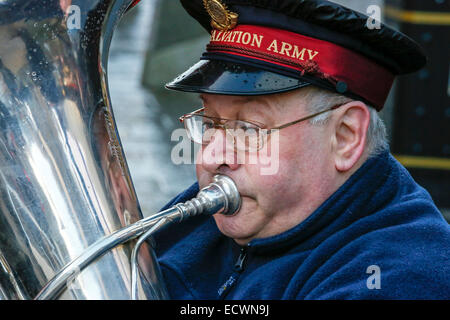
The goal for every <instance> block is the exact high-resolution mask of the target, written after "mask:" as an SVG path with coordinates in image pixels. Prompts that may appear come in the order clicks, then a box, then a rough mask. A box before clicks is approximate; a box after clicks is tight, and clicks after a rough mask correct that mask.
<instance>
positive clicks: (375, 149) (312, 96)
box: [302, 86, 389, 157]
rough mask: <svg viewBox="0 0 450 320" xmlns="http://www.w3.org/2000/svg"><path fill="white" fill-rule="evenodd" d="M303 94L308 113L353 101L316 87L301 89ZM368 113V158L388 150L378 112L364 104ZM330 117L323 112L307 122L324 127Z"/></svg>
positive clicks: (329, 114)
mask: <svg viewBox="0 0 450 320" xmlns="http://www.w3.org/2000/svg"><path fill="white" fill-rule="evenodd" d="M302 91H303V93H304V94H305V101H306V106H307V108H308V112H310V113H311V114H312V113H316V112H320V111H322V110H325V109H328V108H331V107H333V106H335V105H339V104H346V103H349V102H351V101H354V100H353V99H351V98H348V97H346V96H343V95H340V94H337V93H333V92H331V91H327V90H323V89H320V88H317V87H313V86H311V87H308V88H304V89H302ZM366 106H367V107H368V109H369V112H370V124H369V128H368V129H367V135H366V150H367V153H368V156H369V157H373V156H376V155H377V154H379V153H381V152H382V151H384V150H386V149H388V148H389V144H388V140H387V132H386V126H385V124H384V122H383V120H382V119H381V118H380V116H379V115H378V112H377V111H376V110H375V108H373V107H372V106H369V105H367V104H366ZM330 116H331V111H330V112H325V113H323V114H321V115H319V116H317V117H314V118H312V119H311V120H309V122H310V123H311V124H313V125H324V124H326V123H327V122H328V120H329V119H330Z"/></svg>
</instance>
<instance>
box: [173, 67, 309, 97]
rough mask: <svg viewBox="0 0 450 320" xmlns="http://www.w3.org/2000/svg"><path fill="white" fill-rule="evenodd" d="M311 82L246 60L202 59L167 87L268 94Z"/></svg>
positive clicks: (215, 91)
mask: <svg viewBox="0 0 450 320" xmlns="http://www.w3.org/2000/svg"><path fill="white" fill-rule="evenodd" d="M310 84H311V83H310V82H306V81H303V80H300V79H296V78H293V77H289V76H286V75H282V74H279V73H274V72H271V71H267V70H264V69H261V68H257V67H256V66H251V65H247V64H243V63H236V62H231V61H224V60H200V61H199V62H198V63H196V64H195V65H193V66H192V67H191V68H189V69H188V70H187V71H186V72H184V73H183V74H181V75H180V76H178V77H177V78H175V79H174V80H173V81H171V82H169V83H168V84H166V88H168V89H173V90H178V91H185V92H197V93H213V94H224V95H264V94H273V93H280V92H286V91H291V90H295V89H298V88H302V87H305V86H308V85H310Z"/></svg>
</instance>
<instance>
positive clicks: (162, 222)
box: [35, 175, 241, 300]
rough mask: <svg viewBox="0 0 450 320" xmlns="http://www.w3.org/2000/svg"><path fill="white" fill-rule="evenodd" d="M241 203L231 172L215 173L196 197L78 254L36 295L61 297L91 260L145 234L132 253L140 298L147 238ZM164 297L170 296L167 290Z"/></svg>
mask: <svg viewBox="0 0 450 320" xmlns="http://www.w3.org/2000/svg"><path fill="white" fill-rule="evenodd" d="M240 206H241V198H240V195H239V191H238V189H237V187H236V185H235V183H234V181H233V180H232V179H231V178H230V177H228V176H224V175H216V176H214V179H213V182H212V183H211V184H209V185H208V186H206V187H204V188H203V189H202V190H200V192H199V193H198V194H197V196H196V197H195V198H193V199H191V200H188V201H186V202H184V203H181V204H176V205H174V206H173V207H171V208H169V209H167V210H164V211H162V212H159V213H157V214H155V215H152V216H149V217H147V218H144V219H142V220H139V221H137V222H135V223H134V224H132V225H129V226H127V227H125V228H123V229H120V230H118V231H116V232H114V233H112V234H110V235H108V236H106V237H104V238H102V239H100V240H98V241H97V242H95V243H94V244H92V245H91V246H90V247H88V248H87V249H86V250H85V251H84V252H83V253H82V254H81V255H80V256H79V257H78V258H76V259H75V260H73V261H72V262H71V263H69V264H68V265H66V266H65V267H64V268H63V269H61V271H60V272H59V273H58V274H57V275H56V276H55V277H54V278H53V279H51V280H50V281H49V282H48V283H47V285H46V286H45V287H44V288H43V289H42V290H41V291H40V292H39V294H38V295H37V296H36V297H35V299H36V300H48V299H55V298H57V297H58V294H59V293H60V292H61V291H62V290H63V289H64V288H65V286H66V285H67V284H68V283H69V282H70V280H71V278H73V277H74V276H76V275H77V274H78V273H80V272H81V271H82V270H83V269H84V268H85V267H87V266H88V265H89V264H90V263H91V262H93V261H94V260H96V259H98V258H99V257H101V256H102V255H103V254H104V253H106V252H108V251H109V250H111V249H113V248H114V247H116V246H118V245H120V244H123V243H125V242H128V241H130V240H133V239H135V238H137V237H139V236H141V235H142V234H144V236H143V237H142V238H141V239H139V241H138V243H137V244H136V246H135V248H134V250H133V254H132V261H131V268H132V289H133V290H132V298H133V299H134V298H136V292H135V291H136V282H137V280H136V278H137V261H136V257H137V250H138V249H139V247H140V245H141V244H142V242H143V240H145V239H146V238H148V237H149V236H151V235H152V234H153V233H154V232H155V231H157V230H160V229H161V228H163V227H164V226H166V225H168V224H170V223H175V222H182V221H184V220H185V219H188V218H189V217H193V216H197V215H200V214H204V215H213V214H216V213H220V214H224V215H233V214H235V213H237V212H238V211H239V209H240ZM163 297H167V293H165V292H164V293H163Z"/></svg>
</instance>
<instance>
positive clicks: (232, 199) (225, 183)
mask: <svg viewBox="0 0 450 320" xmlns="http://www.w3.org/2000/svg"><path fill="white" fill-rule="evenodd" d="M176 207H177V208H178V209H179V210H181V211H182V212H183V217H186V216H195V215H198V214H206V215H213V214H216V213H220V214H224V215H233V214H236V213H237V212H238V211H239V209H240V207H241V197H240V195H239V191H238V189H237V186H236V184H235V183H234V181H233V180H232V179H231V178H230V177H228V176H224V175H215V176H214V178H213V182H212V183H210V184H209V185H207V186H206V187H204V188H203V189H201V190H200V192H199V193H198V194H197V196H196V197H195V198H193V199H191V200H188V201H186V202H184V203H182V204H177V205H176Z"/></svg>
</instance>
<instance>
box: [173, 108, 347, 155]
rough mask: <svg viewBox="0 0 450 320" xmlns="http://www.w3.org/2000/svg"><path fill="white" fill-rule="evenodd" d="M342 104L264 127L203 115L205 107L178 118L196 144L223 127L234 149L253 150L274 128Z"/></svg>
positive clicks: (208, 138) (206, 141)
mask: <svg viewBox="0 0 450 320" xmlns="http://www.w3.org/2000/svg"><path fill="white" fill-rule="evenodd" d="M340 106H342V105H336V106H333V107H331V108H329V109H325V110H322V111H320V112H317V113H314V114H312V115H309V116H306V117H304V118H301V119H298V120H295V121H292V122H289V123H286V124H283V125H280V126H277V127H273V128H265V125H264V124H262V123H260V122H257V121H253V120H245V121H244V120H234V119H224V118H216V117H210V116H205V115H203V114H202V112H203V111H204V110H205V108H201V109H198V110H195V111H193V112H191V113H188V114H185V115H183V116H181V117H180V118H179V120H180V122H181V123H183V124H184V127H185V128H186V131H187V134H188V137H189V139H191V140H192V141H193V142H195V143H198V144H202V145H205V144H209V143H210V142H211V141H212V139H213V137H214V136H215V134H216V131H217V129H223V130H225V132H226V136H227V137H229V138H231V139H232V142H233V145H234V148H235V150H240V151H246V152H255V151H258V150H260V149H261V148H262V147H263V146H264V141H266V140H267V137H268V135H270V134H271V133H273V132H274V131H276V130H280V129H284V128H287V127H289V126H292V125H294V124H297V123H300V122H302V121H305V120H309V119H312V118H314V117H317V116H318V115H320V114H322V113H325V112H328V111H332V110H335V109H337V108H339V107H340Z"/></svg>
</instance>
